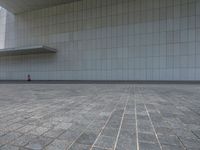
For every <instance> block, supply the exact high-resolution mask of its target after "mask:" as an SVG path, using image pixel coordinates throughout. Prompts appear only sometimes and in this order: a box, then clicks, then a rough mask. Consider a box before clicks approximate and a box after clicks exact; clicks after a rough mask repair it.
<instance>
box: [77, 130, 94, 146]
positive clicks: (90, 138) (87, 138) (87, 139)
mask: <svg viewBox="0 0 200 150" xmlns="http://www.w3.org/2000/svg"><path fill="white" fill-rule="evenodd" d="M96 138H97V135H96V134H94V133H93V132H85V133H83V134H82V135H81V136H80V137H79V138H78V139H77V141H76V142H77V143H79V144H83V145H92V144H93V143H94V141H95V140H96Z"/></svg>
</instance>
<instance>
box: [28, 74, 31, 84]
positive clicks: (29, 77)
mask: <svg viewBox="0 0 200 150" xmlns="http://www.w3.org/2000/svg"><path fill="white" fill-rule="evenodd" d="M27 81H28V82H30V81H31V75H30V74H28V76H27Z"/></svg>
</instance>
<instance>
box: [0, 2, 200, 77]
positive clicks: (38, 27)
mask: <svg viewBox="0 0 200 150" xmlns="http://www.w3.org/2000/svg"><path fill="white" fill-rule="evenodd" d="M0 5H1V6H2V7H4V8H6V9H7V10H8V11H7V12H6V11H5V10H1V12H0V13H1V14H0V48H2V49H1V50H0V51H1V52H0V80H25V79H26V78H27V74H30V75H31V77H32V79H33V80H200V1H199V0H78V1H77V0H74V1H73V0H71V1H66V0H64V1H63V0H32V1H26V0H15V1H14V0H0ZM43 45H44V46H47V48H46V47H43ZM54 49H56V51H57V52H56V53H55V51H54ZM52 50H53V53H52ZM43 52H47V53H45V54H44V53H43ZM48 52H49V53H48ZM33 53H34V54H33Z"/></svg>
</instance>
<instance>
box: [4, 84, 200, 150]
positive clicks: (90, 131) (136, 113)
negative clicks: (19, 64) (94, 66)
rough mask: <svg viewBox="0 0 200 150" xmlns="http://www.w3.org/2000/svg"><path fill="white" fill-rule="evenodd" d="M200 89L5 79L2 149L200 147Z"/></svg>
mask: <svg viewBox="0 0 200 150" xmlns="http://www.w3.org/2000/svg"><path fill="white" fill-rule="evenodd" d="M199 92H200V85H199V84H197V85H189V84H187V85H184V84H181V85H178V84H48V85H47V84H30V85H27V84H0V149H1V150H40V149H42V150H186V149H187V150H199V148H200V101H199V99H200V94H199Z"/></svg>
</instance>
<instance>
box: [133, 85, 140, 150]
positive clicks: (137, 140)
mask: <svg viewBox="0 0 200 150" xmlns="http://www.w3.org/2000/svg"><path fill="white" fill-rule="evenodd" d="M133 89H134V92H135V85H134V88H133ZM135 96H136V95H134V103H135V128H136V143H137V150H140V145H139V139H138V123H137V105H136V98H137V97H135Z"/></svg>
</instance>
